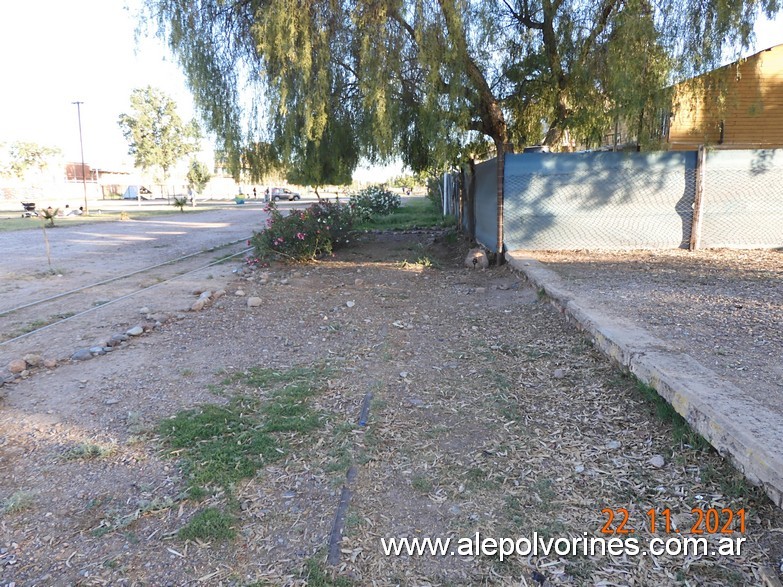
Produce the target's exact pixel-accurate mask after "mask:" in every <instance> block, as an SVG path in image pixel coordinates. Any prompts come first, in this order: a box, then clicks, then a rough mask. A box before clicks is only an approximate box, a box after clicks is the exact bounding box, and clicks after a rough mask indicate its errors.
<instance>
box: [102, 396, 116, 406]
mask: <svg viewBox="0 0 783 587" xmlns="http://www.w3.org/2000/svg"><path fill="white" fill-rule="evenodd" d="M103 403H104V404H105V405H107V406H113V405H114V404H118V403H120V400H118V399H117V398H115V397H109V398H106V399H105V400H103Z"/></svg>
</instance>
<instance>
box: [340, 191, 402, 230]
mask: <svg viewBox="0 0 783 587" xmlns="http://www.w3.org/2000/svg"><path fill="white" fill-rule="evenodd" d="M401 204H402V200H401V199H400V196H399V195H398V194H395V193H393V192H390V191H388V190H385V189H383V188H382V187H380V186H377V185H376V186H370V187H368V188H365V189H363V190H361V191H359V192H357V193H355V194H351V196H350V200H349V201H348V207H349V208H350V209H351V213H352V214H353V215H354V217H355V218H356V219H357V220H358V221H359V222H362V221H367V220H370V219H371V218H372V217H373V216H387V215H389V214H391V213H392V212H394V211H395V210H396V209H397V208H399V207H400V205H401Z"/></svg>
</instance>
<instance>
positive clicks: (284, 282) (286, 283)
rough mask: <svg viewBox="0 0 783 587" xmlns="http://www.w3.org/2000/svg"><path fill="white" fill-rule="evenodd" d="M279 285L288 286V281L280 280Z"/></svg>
mask: <svg viewBox="0 0 783 587" xmlns="http://www.w3.org/2000/svg"><path fill="white" fill-rule="evenodd" d="M280 285H288V280H287V279H281V280H280Z"/></svg>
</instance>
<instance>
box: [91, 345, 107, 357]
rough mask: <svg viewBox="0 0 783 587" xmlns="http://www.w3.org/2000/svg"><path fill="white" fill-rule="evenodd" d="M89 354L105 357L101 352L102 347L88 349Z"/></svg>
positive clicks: (102, 351)
mask: <svg viewBox="0 0 783 587" xmlns="http://www.w3.org/2000/svg"><path fill="white" fill-rule="evenodd" d="M90 352H91V353H92V354H93V355H105V354H106V351H104V350H103V347H102V346H92V347H90Z"/></svg>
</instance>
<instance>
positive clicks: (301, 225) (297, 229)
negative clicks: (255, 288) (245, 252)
mask: <svg viewBox="0 0 783 587" xmlns="http://www.w3.org/2000/svg"><path fill="white" fill-rule="evenodd" d="M264 211H266V212H268V213H269V218H268V219H267V221H266V224H267V227H266V229H265V230H263V231H261V232H256V233H253V237H252V238H251V239H250V244H251V245H252V246H253V247H254V248H255V253H256V257H257V258H258V259H262V260H264V259H269V258H271V257H275V256H279V257H284V258H286V259H289V260H292V261H311V260H313V259H315V258H317V257H319V256H321V255H328V254H331V253H332V251H333V250H334V249H336V248H338V247H339V246H341V245H344V244H346V243H347V242H348V241H349V236H350V233H351V230H352V226H353V218H352V216H351V212H350V210H349V209H348V207H347V206H341V205H340V204H339V203H332V202H326V201H324V202H319V203H317V204H313V205H312V206H310V207H308V208H307V209H305V210H291V211H290V212H289V213H288V215H286V216H284V215H283V214H282V213H281V212H280V210H278V209H277V206H275V204H274V202H270V203H269V204H267V206H266V208H264Z"/></svg>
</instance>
